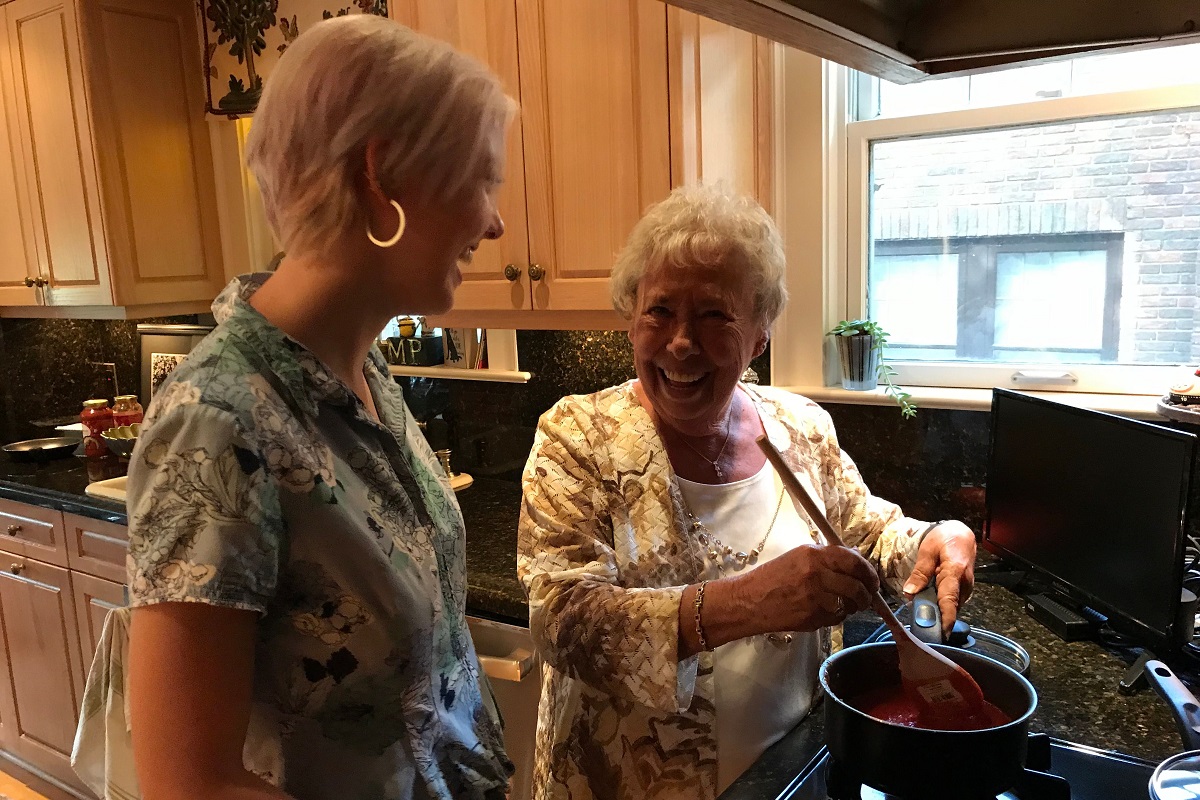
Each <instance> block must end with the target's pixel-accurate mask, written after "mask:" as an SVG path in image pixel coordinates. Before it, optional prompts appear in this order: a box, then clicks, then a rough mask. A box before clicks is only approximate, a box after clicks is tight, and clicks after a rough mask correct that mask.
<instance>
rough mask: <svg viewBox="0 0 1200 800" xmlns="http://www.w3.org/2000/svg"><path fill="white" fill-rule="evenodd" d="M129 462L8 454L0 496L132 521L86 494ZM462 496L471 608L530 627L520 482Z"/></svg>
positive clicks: (481, 481)
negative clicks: (520, 559) (521, 577)
mask: <svg viewBox="0 0 1200 800" xmlns="http://www.w3.org/2000/svg"><path fill="white" fill-rule="evenodd" d="M126 465H127V462H123V461H120V460H118V459H117V458H116V457H115V456H111V457H105V458H103V459H83V458H76V457H74V456H70V457H67V458H59V459H54V460H51V461H45V462H41V463H18V462H15V461H12V460H10V459H7V458H3V459H0V498H3V499H6V500H13V501H16V502H18V503H29V504H31V505H37V506H43V507H46V508H54V509H57V510H59V511H66V512H68V513H71V514H80V515H83V516H85V517H92V518H93V519H101V520H105V521H107V522H115V523H117V524H118V525H127V524H128V518H127V517H126V514H125V506H124V504H122V503H116V502H113V501H110V500H103V499H100V498H97V497H91V496H89V495H87V494H85V493H84V488H85V487H86V486H87V485H88V484H89V483H91V482H93V481H96V480H103V479H105V478H113V477H117V476H119V475H123V474H125V467H126ZM457 497H458V502H459V505H460V506H461V507H462V512H463V519H464V520H465V521H466V523H467V612H468V613H469V614H473V615H476V616H483V617H487V618H489V619H494V620H499V621H501V622H508V623H512V624H514V625H521V626H525V625H528V624H529V606H528V605H527V604H526V602H525V592H524V590H522V589H521V584H520V583H519V582H518V581H517V516H518V514H519V512H520V504H521V487H520V484H517V483H515V482H512V481H500V480H495V479H491V478H476V479H475V483H474V484H473V485H472V486H470V487H469V488H467V489H464V490H463V491H461V492H459V493H458V495H457Z"/></svg>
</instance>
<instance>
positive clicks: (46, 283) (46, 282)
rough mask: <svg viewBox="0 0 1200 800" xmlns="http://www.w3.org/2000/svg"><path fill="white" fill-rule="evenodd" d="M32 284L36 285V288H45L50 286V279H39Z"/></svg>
mask: <svg viewBox="0 0 1200 800" xmlns="http://www.w3.org/2000/svg"><path fill="white" fill-rule="evenodd" d="M34 283H36V284H37V285H38V286H41V287H46V286H49V285H50V279H49V278H41V277H39V278H37V279H36V280H35V281H34Z"/></svg>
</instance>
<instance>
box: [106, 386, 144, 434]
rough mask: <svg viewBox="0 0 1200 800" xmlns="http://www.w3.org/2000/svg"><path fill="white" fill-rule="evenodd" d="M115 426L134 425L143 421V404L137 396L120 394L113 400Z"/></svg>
mask: <svg viewBox="0 0 1200 800" xmlns="http://www.w3.org/2000/svg"><path fill="white" fill-rule="evenodd" d="M112 415H113V425H114V426H116V427H120V426H122V425H132V424H134V423H135V422H141V421H142V404H141V403H139V402H138V399H137V395H136V394H119V395H117V396H116V397H114V398H113V408H112Z"/></svg>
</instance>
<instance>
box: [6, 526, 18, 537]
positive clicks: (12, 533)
mask: <svg viewBox="0 0 1200 800" xmlns="http://www.w3.org/2000/svg"><path fill="white" fill-rule="evenodd" d="M20 532H21V526H20V525H9V526H8V535H9V536H16V535H17V534H18V533H20Z"/></svg>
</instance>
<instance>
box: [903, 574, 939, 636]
mask: <svg viewBox="0 0 1200 800" xmlns="http://www.w3.org/2000/svg"><path fill="white" fill-rule="evenodd" d="M910 630H911V631H912V632H913V635H914V636H916V637H917V638H918V639H920V640H921V641H922V642H927V643H928V644H943V640H942V611H941V609H940V608H939V607H938V596H937V584H936V583H934V582H933V581H930V582H929V585H928V586H926V587H925V588H924V589H922V590H921V591H920V592H918V593H917V594H916V595H914V596H913V599H912V626H911V628H910Z"/></svg>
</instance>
